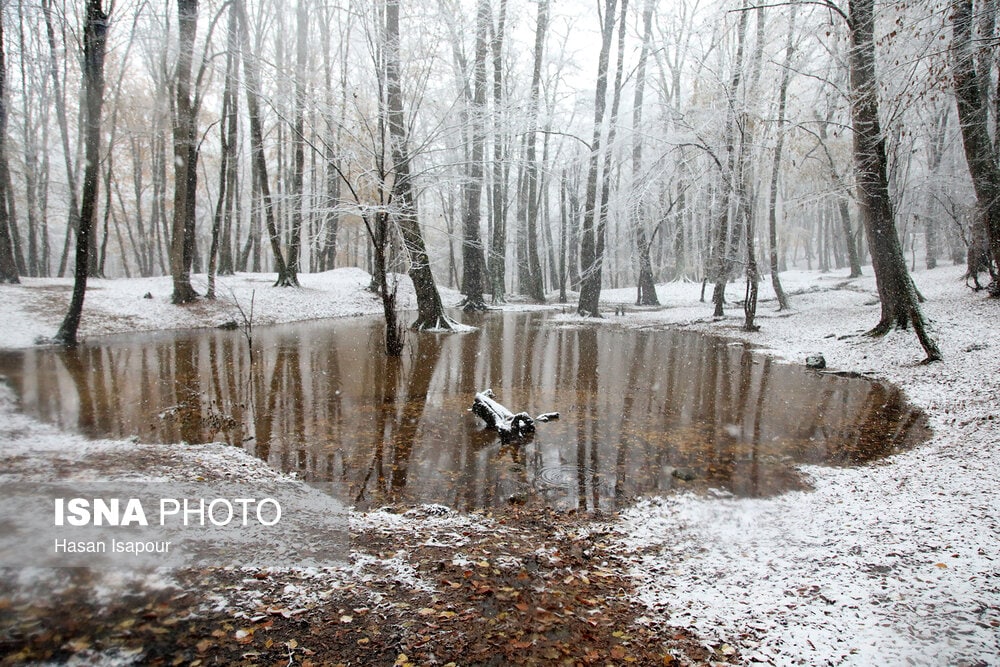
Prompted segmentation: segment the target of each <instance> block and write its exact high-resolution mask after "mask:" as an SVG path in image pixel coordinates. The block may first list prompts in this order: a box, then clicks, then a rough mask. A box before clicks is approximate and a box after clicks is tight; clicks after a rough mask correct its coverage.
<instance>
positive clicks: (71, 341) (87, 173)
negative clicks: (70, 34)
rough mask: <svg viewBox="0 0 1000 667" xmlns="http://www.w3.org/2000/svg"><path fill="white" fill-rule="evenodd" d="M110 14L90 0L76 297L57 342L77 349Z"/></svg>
mask: <svg viewBox="0 0 1000 667" xmlns="http://www.w3.org/2000/svg"><path fill="white" fill-rule="evenodd" d="M107 33H108V15H107V14H105V13H104V10H103V8H102V7H101V0H88V1H87V17H86V20H85V22H84V29H83V38H84V39H83V80H84V89H85V90H84V100H85V103H86V107H87V108H86V126H85V128H84V131H85V134H86V136H85V159H86V166H85V167H84V171H83V193H82V194H83V197H82V200H81V206H80V224H79V226H78V227H77V233H76V267H75V269H74V273H75V278H74V283H73V296H72V297H71V299H70V304H69V310H68V311H67V313H66V317H65V318H64V319H63V322H62V325H61V326H60V327H59V331H58V332H57V333H56V335H55V340H56V342H58V343H60V344H62V345H64V346H66V347H74V346H75V345H76V344H77V336H76V333H77V329H78V328H79V326H80V317H81V315H82V314H83V299H84V296H85V294H86V291H87V274H88V264H89V260H90V259H91V252H90V251H91V246H90V234H91V231H92V226H93V224H94V220H95V218H96V216H97V189H98V182H99V179H100V174H99V171H98V170H99V168H100V161H101V156H100V149H101V110H102V108H103V106H104V54H105V51H106V48H107V36H108V34H107Z"/></svg>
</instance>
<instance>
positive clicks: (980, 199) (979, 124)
mask: <svg viewBox="0 0 1000 667" xmlns="http://www.w3.org/2000/svg"><path fill="white" fill-rule="evenodd" d="M951 20H952V34H953V37H952V72H953V74H954V78H955V97H956V99H957V101H958V119H959V125H960V126H961V128H962V145H963V146H964V148H965V160H966V163H967V164H968V166H969V173H970V174H971V175H972V184H973V187H974V188H975V191H976V200H977V203H978V207H979V215H980V216H982V217H983V219H984V223H985V224H984V226H985V228H986V234H987V238H988V239H989V248H990V254H991V255H992V258H993V266H992V267H990V274H991V276H992V278H993V281H992V285H991V288H990V294H991V295H992V296H994V297H1000V273H998V272H1000V167H998V166H997V156H996V153H995V151H994V149H993V144H992V141H991V140H990V131H989V109H988V94H989V89H988V88H987V89H986V90H983V88H982V86H981V85H980V83H981V81H983V80H984V79H987V80H988V75H987V76H985V77H984V76H983V72H982V71H980V72H977V66H976V60H975V57H974V56H975V51H974V48H973V42H972V21H973V13H972V0H954V2H952V5H951ZM991 28H992V26H991ZM991 32H992V30H991ZM983 69H986V68H985V67H980V70H983ZM987 85H988V84H987Z"/></svg>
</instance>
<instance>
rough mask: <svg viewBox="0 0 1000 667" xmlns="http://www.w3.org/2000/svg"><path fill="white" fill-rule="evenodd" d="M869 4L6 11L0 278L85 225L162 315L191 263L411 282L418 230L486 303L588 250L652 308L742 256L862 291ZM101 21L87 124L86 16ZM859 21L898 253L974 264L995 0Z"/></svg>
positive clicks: (11, 7) (982, 251)
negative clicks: (857, 146) (160, 285)
mask: <svg viewBox="0 0 1000 667" xmlns="http://www.w3.org/2000/svg"><path fill="white" fill-rule="evenodd" d="M866 4H867V5H868V6H869V7H870V6H871V2H870V0H869V1H868V2H867V3H866V2H865V0H857V1H852V2H851V3H850V6H839V5H837V4H834V3H832V2H802V3H799V2H793V3H784V2H782V3H766V6H763V7H756V6H754V7H751V4H750V3H747V2H745V0H744V1H742V2H739V1H729V2H717V1H712V0H631V2H628V1H627V0H621V1H620V2H618V1H616V0H593V1H590V2H586V1H583V0H558V1H557V2H550V0H537V1H536V0H409V1H405V2H402V1H401V2H394V1H393V0H379V1H378V2H372V1H370V0H298V1H297V2H294V3H291V2H279V1H276V0H230V1H227V2H223V1H221V0H202V2H200V3H199V2H198V1H197V0H178V2H147V1H144V0H116V1H114V2H112V3H110V4H109V3H103V5H102V3H101V2H96V1H95V0H89V2H87V3H76V2H66V0H41V1H40V2H39V1H37V0H36V1H32V0H5V1H4V2H3V11H2V19H3V25H2V28H3V33H2V38H3V55H4V62H3V63H2V65H3V75H4V81H3V95H4V98H3V99H4V107H3V109H4V113H3V117H2V118H0V122H4V123H6V127H5V128H4V131H3V144H2V152H0V198H2V200H3V205H2V206H0V255H3V256H5V258H6V259H4V258H0V259H2V260H3V261H2V262H0V264H3V269H4V277H5V278H6V279H7V280H13V279H16V276H17V275H21V276H64V275H67V274H69V273H71V272H72V270H73V266H74V261H77V260H75V258H76V257H78V255H76V254H75V253H74V250H73V249H74V234H73V230H74V229H76V228H77V226H78V224H79V220H80V218H81V215H82V216H84V217H89V218H90V220H91V221H92V226H93V232H92V234H91V235H90V237H89V257H90V258H91V259H90V261H89V274H90V275H91V276H105V277H131V276H153V275H168V274H171V273H173V274H174V279H175V281H174V284H175V293H174V297H175V300H176V301H184V300H187V298H193V296H194V295H184V294H178V291H177V278H178V277H179V276H178V274H184V273H185V272H187V271H193V272H195V273H205V272H207V273H209V274H215V273H218V274H228V273H232V272H234V271H254V272H262V271H263V272H267V271H277V272H279V273H280V274H282V275H283V276H284V277H285V278H286V282H289V283H294V282H295V275H296V273H297V272H307V271H308V272H313V271H324V270H329V269H331V268H334V267H339V266H345V265H353V266H361V267H364V268H366V269H367V270H368V271H370V272H372V273H373V274H377V273H378V267H377V266H376V263H377V262H379V261H380V258H379V254H380V253H379V252H378V248H379V246H380V245H381V246H382V247H384V248H385V253H384V254H385V256H384V258H382V259H383V260H384V262H385V266H386V268H387V270H389V271H399V272H405V271H406V269H407V267H408V266H410V264H409V262H410V261H411V259H412V257H413V254H412V249H413V245H412V243H411V241H412V239H408V238H407V233H408V232H407V230H406V229H405V228H404V227H405V224H402V225H401V224H399V219H404V223H405V219H406V218H408V217H410V216H411V214H415V215H413V217H415V220H416V222H417V226H416V232H417V233H419V235H421V236H422V238H421V239H420V240H421V241H422V243H425V244H426V248H427V252H428V255H429V260H430V265H431V267H432V270H433V273H434V278H435V279H436V280H437V282H438V283H439V284H442V285H448V286H451V287H455V288H460V289H462V291H463V293H465V294H467V295H469V294H470V293H472V292H484V293H485V295H486V297H485V299H486V300H489V298H490V297H491V296H492V298H493V300H495V301H500V300H502V299H503V298H504V297H505V295H508V294H524V295H527V296H528V297H530V298H532V299H535V300H542V299H544V298H545V295H546V294H551V293H553V292H556V291H558V292H559V293H560V296H561V297H562V298H563V299H565V298H566V292H567V290H570V291H573V290H579V289H580V288H581V280H583V281H584V282H585V281H586V279H587V278H588V276H593V275H594V272H593V266H594V257H595V255H597V256H599V257H600V256H602V257H603V263H602V264H601V267H600V268H601V269H603V270H602V271H599V272H598V273H597V279H598V282H599V286H600V285H603V286H604V287H623V286H630V285H637V284H638V285H640V292H639V295H638V300H639V301H640V302H643V301H644V300H648V299H650V298H651V299H653V300H655V292H654V293H653V294H652V295H650V294H649V293H648V290H647V292H646V295H645V297H644V296H643V286H644V285H649V284H650V283H649V282H648V281H655V282H660V281H665V280H695V281H701V280H708V281H709V282H710V283H711V282H718V281H719V280H720V279H721V280H722V281H723V284H724V282H725V280H727V279H734V278H737V277H741V276H743V275H744V274H745V273H746V271H747V268H748V266H753V265H754V264H756V265H757V266H759V267H760V272H761V274H765V275H766V274H767V273H768V272H769V269H770V268H776V269H778V270H779V271H780V270H783V269H784V268H786V267H789V266H793V265H794V266H800V267H808V268H819V269H838V268H845V267H850V270H851V272H852V274H855V273H856V272H858V271H859V270H860V267H861V265H862V264H865V263H866V262H868V261H869V257H868V254H869V247H868V242H867V241H866V235H865V231H864V229H863V225H862V222H861V217H860V215H859V205H858V198H857V195H856V192H857V189H856V186H857V176H856V174H857V173H858V171H857V167H856V163H855V161H854V157H853V156H852V136H853V133H852V130H851V127H852V107H851V99H852V94H854V95H857V88H856V86H855V87H854V88H852V82H851V78H850V74H851V71H852V70H851V66H850V65H851V64H850V56H851V43H852V41H851V39H852V38H851V30H852V26H856V25H857V21H858V18H857V15H856V12H857V11H859V9H858V6H861V9H862V10H863V9H864V7H863V6H864V5H866ZM88 16H89V17H90V23H89V24H88ZM104 16H107V17H108V18H107V23H106V28H107V29H106V32H104V31H103V28H101V29H99V30H98V32H97V33H93V34H98V33H99V34H100V35H102V36H103V37H106V44H105V45H104V49H105V56H104V60H103V63H102V66H103V80H102V81H100V84H101V86H100V92H101V101H102V103H103V106H97V107H94V106H92V103H93V102H94V101H95V99H94V95H93V91H94V89H95V88H97V87H98V86H96V82H97V80H96V79H93V81H94V82H95V83H93V84H91V88H90V90H91V97H88V94H87V91H88V86H87V82H86V77H85V76H84V73H85V69H86V67H85V65H86V63H87V62H88V61H87V59H86V54H87V48H86V45H87V44H93V42H91V41H88V37H87V34H88V33H87V30H86V28H85V25H91V24H93V23H94V17H97V18H98V20H97V21H96V24H97V25H99V26H101V25H105V24H102V21H103V17H104ZM874 16H875V22H874V27H875V33H874V46H875V54H876V59H875V60H876V64H877V70H876V79H875V80H874V84H875V88H874V89H875V91H876V92H875V99H876V101H877V103H878V107H877V112H878V120H879V121H880V123H881V130H880V132H881V134H880V136H881V138H882V140H883V145H884V148H885V155H886V158H887V167H888V168H887V178H888V187H889V193H890V195H891V200H892V205H893V211H894V214H893V218H894V221H895V225H896V233H897V234H898V238H899V240H900V241H901V246H902V249H903V250H904V252H905V257H906V261H907V263H908V264H909V265H910V268H914V267H917V266H922V265H926V266H928V267H933V266H934V265H935V264H936V263H938V262H942V261H945V262H956V263H966V262H968V263H969V265H970V269H975V270H986V269H988V268H989V264H990V256H989V243H990V239H991V233H992V232H993V228H994V227H996V225H997V224H1000V221H994V222H993V223H992V225H991V223H990V216H989V209H990V204H991V203H992V202H991V200H989V198H988V197H989V192H993V191H994V190H990V189H989V188H988V187H986V186H988V185H990V184H989V183H985V182H981V183H978V185H983V187H982V188H978V189H977V188H976V187H974V181H973V179H972V178H971V177H970V169H969V164H968V163H967V158H966V156H967V154H972V153H969V152H968V150H969V149H968V147H967V146H966V145H964V144H963V137H962V129H961V128H962V123H960V114H959V111H960V109H959V108H958V107H957V105H956V85H955V84H956V74H958V75H959V76H961V74H962V71H961V68H962V67H964V66H966V65H968V69H969V71H970V72H971V75H972V83H974V84H976V85H977V87H976V88H975V90H974V91H972V92H974V93H975V95H976V96H977V97H976V98H975V100H974V101H976V103H977V104H978V105H979V106H977V107H975V108H973V109H972V111H969V109H968V108H967V109H966V116H964V118H966V119H969V118H973V117H975V118H977V119H980V120H981V121H982V122H981V123H980V124H979V125H977V126H976V127H977V128H978V129H982V130H984V131H985V133H986V135H987V138H986V142H987V144H988V145H987V146H986V147H985V149H984V150H985V152H986V153H987V154H988V155H989V156H990V158H989V159H988V160H987V162H989V163H991V164H986V165H979V166H980V167H982V169H980V173H982V174H985V176H984V177H983V178H987V180H988V178H989V177H990V175H991V174H992V177H993V178H994V179H996V170H997V167H996V164H997V161H996V155H997V151H996V138H997V124H998V122H1000V113H998V111H1000V106H998V105H1000V97H998V96H997V87H998V86H997V82H998V75H1000V67H998V58H997V56H998V49H997V44H998V38H997V34H998V30H1000V26H998V20H997V3H996V0H975V2H972V0H968V1H965V0H957V1H956V2H955V3H947V2H939V1H931V0H915V1H912V2H878V3H876V4H875V5H874ZM963 21H964V23H961V25H959V23H960V22H963ZM394 23H395V25H393V24H394ZM397 35H398V37H397ZM397 45H398V49H397V48H396V47H397ZM92 64H93V63H92ZM959 80H961V79H959ZM602 88H604V89H605V90H604V91H603V92H602ZM966 92H969V91H968V90H966ZM394 95H395V99H394ZM958 97H959V99H962V96H961V95H960V96H958ZM966 97H967V98H968V99H967V100H966V101H967V102H968V100H971V99H973V98H972V97H971V96H966ZM967 106H968V105H967ZM95 108H96V109H97V111H98V115H99V117H100V121H101V122H100V125H99V133H97V134H95V136H96V137H98V142H97V146H96V154H97V155H98V156H99V161H98V164H97V165H94V164H93V163H92V161H90V160H88V159H87V155H88V153H87V141H86V139H87V127H88V110H90V115H91V116H93V115H94V114H93V109H95ZM972 112H975V114H977V115H975V116H973V115H970V114H971V113H972ZM965 124H966V126H967V127H968V126H969V122H965ZM966 143H968V141H967V142H966ZM980 148H981V149H982V147H980ZM88 167H92V168H93V174H91V176H93V177H96V189H95V192H96V197H95V198H94V201H92V202H91V204H90V208H87V205H86V204H87V202H86V199H87V196H86V189H87V188H86V182H87V180H88V174H87V168H88ZM401 169H402V170H404V171H405V175H403V172H402V171H401ZM991 170H992V171H991ZM93 177H92V178H91V180H92V181H93V180H94V178H93ZM404 179H405V180H406V181H407V183H408V190H409V191H410V192H409V197H410V198H412V204H411V203H410V199H408V197H407V196H405V195H406V194H407V193H404V192H402V188H400V187H399V186H400V183H401V182H402V181H404ZM980 180H981V181H982V179H980ZM984 183H985V185H984ZM997 185H998V183H996V180H994V182H993V184H992V186H991V187H993V188H995V187H996V186H997ZM984 193H985V194H984ZM977 194H978V195H979V199H978V205H977ZM994 199H995V198H994ZM81 211H82V213H81ZM411 231H412V230H411ZM181 237H183V239H184V241H183V242H178V239H179V238H181ZM998 247H1000V246H998ZM408 251H409V252H408ZM750 260H753V261H750ZM754 268H755V267H754ZM182 277H183V276H182ZM647 279H648V280H647ZM470 280H472V281H477V280H478V281H479V282H478V283H476V282H473V285H472V286H471V287H470V285H469V281H470ZM211 284H212V283H211V282H210V285H211ZM595 303H596V302H595Z"/></svg>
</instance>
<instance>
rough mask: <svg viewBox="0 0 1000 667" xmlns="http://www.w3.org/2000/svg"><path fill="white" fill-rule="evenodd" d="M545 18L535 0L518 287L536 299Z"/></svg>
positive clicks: (545, 9) (543, 6)
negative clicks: (522, 266)
mask: <svg viewBox="0 0 1000 667" xmlns="http://www.w3.org/2000/svg"><path fill="white" fill-rule="evenodd" d="M548 22H549V0H539V3H538V20H537V22H536V24H535V58H534V66H533V67H532V74H531V99H530V101H529V102H528V104H529V106H530V108H529V110H528V114H529V120H528V136H527V146H526V148H525V161H526V162H527V165H526V174H525V179H526V180H527V186H528V207H527V216H528V219H527V239H526V240H527V243H526V244H525V252H526V254H527V257H526V258H525V260H526V261H525V265H526V268H527V271H526V274H525V276H526V278H527V284H526V285H522V286H521V289H522V291H524V292H525V293H527V295H528V296H529V297H530V298H531V299H532V300H533V301H535V302H536V303H544V302H545V288H544V282H545V281H544V276H543V275H542V267H541V263H540V262H539V259H538V239H539V235H538V208H539V206H538V204H539V186H538V161H537V158H536V149H535V146H536V141H537V132H538V106H539V89H540V87H541V80H542V59H543V56H544V53H545V33H546V31H547V30H548Z"/></svg>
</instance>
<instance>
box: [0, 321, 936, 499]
mask: <svg viewBox="0 0 1000 667" xmlns="http://www.w3.org/2000/svg"><path fill="white" fill-rule="evenodd" d="M546 317H547V316H546V315H545V314H541V313H533V314H512V313H507V314H487V315H482V316H478V318H477V321H475V322H474V323H475V324H477V325H478V326H480V327H481V329H480V330H479V331H478V332H476V333H472V334H463V335H452V336H436V335H431V334H427V335H419V336H417V335H411V336H410V347H409V349H408V353H407V354H405V355H404V357H403V358H402V359H387V358H385V356H384V355H383V354H381V352H380V345H381V340H382V339H381V332H380V324H379V323H378V322H377V321H375V320H335V321H327V322H314V323H305V324H297V325H288V326H281V327H273V328H267V329H258V330H257V331H255V336H254V346H253V350H254V352H253V354H252V355H251V354H250V353H249V352H248V346H247V344H246V341H245V340H244V339H243V337H242V335H241V334H240V333H239V332H224V331H198V332H181V333H163V334H154V335H149V334H144V335H142V336H132V337H114V338H108V339H104V340H102V341H101V344H99V345H85V346H82V347H80V348H78V349H76V350H70V351H64V350H53V349H45V350H27V351H19V352H5V353H2V354H0V374H2V375H4V376H6V377H7V378H8V381H9V382H10V383H11V384H12V385H13V387H14V389H15V391H16V392H17V394H18V396H19V397H20V400H21V403H22V406H23V409H24V410H25V411H26V412H28V413H30V414H33V415H36V416H38V417H40V418H41V419H43V420H46V421H51V422H54V423H56V424H58V425H59V426H61V427H63V428H68V429H72V430H77V431H80V432H83V433H85V434H88V435H91V436H94V437H115V438H120V437H128V436H133V435H134V436H137V437H138V438H139V440H141V441H144V442H162V443H171V442H205V441H213V440H224V441H227V442H229V443H231V444H233V445H239V446H243V447H245V448H246V449H247V450H248V451H249V452H251V453H253V454H254V455H256V456H258V457H260V458H261V459H264V460H265V461H267V462H268V463H269V464H270V465H272V466H274V467H275V468H278V469H280V470H284V471H296V472H297V473H298V474H299V475H300V476H301V477H303V478H304V479H306V480H309V481H311V482H315V483H317V484H320V485H323V486H325V487H327V488H329V489H330V491H331V492H332V493H335V494H336V495H338V496H340V497H341V498H342V499H344V500H345V501H347V502H349V503H352V504H355V505H356V506H358V507H370V506H374V505H379V504H382V503H386V502H404V503H408V502H440V503H444V504H447V505H450V506H453V507H457V508H461V509H474V508H481V507H489V506H494V505H499V504H503V503H507V502H544V503H548V504H552V505H557V506H561V507H578V508H581V509H593V508H613V507H616V506H618V505H620V504H621V503H623V502H627V501H628V500H629V499H631V498H634V497H635V496H638V495H642V494H656V493H665V492H668V491H670V490H671V489H675V488H706V487H716V488H723V489H727V490H729V491H731V492H733V493H735V494H738V495H742V496H761V495H770V494H774V493H779V492H781V491H785V490H788V489H794V488H799V487H800V485H801V482H800V480H799V477H798V475H797V473H796V471H795V470H794V464H796V463H817V464H834V465H849V464H857V463H861V462H864V461H868V460H871V459H873V458H877V457H880V456H883V455H885V454H887V453H890V452H892V451H895V450H896V449H899V448H902V447H906V446H909V445H912V444H913V443H915V442H916V441H918V440H919V439H921V438H923V437H925V435H926V433H925V429H924V427H923V419H922V417H921V415H920V413H919V412H917V411H915V410H913V409H911V408H910V407H908V406H907V405H906V404H905V403H904V402H903V401H902V399H901V396H900V395H899V393H898V392H897V391H896V390H895V389H893V388H891V387H887V386H885V385H882V384H879V383H869V382H866V381H862V380H851V379H844V378H836V377H825V376H820V375H817V374H815V373H812V372H809V371H806V370H804V369H801V368H798V367H793V366H789V365H785V364H778V363H774V362H772V361H771V360H770V359H768V358H766V357H762V356H758V355H755V354H753V353H751V352H750V350H749V349H748V348H747V347H746V346H744V345H741V344H733V343H727V342H725V341H721V340H716V339H712V338H707V337H704V336H699V335H694V334H685V333H678V332H664V331H623V330H615V329H611V328H604V327H602V328H597V329H595V328H590V327H565V326H558V325H555V324H554V323H547V322H545V318H546ZM487 387H490V388H492V389H493V390H494V391H495V392H496V394H497V396H498V399H499V400H500V401H501V402H503V403H504V404H506V405H508V406H509V407H510V408H512V409H514V410H515V411H520V410H526V411H527V412H529V413H530V414H539V413H542V412H548V411H559V412H560V413H561V414H562V418H561V419H560V420H558V421H555V422H549V423H546V424H540V425H539V428H538V431H537V433H536V434H535V435H534V437H533V438H531V439H530V440H527V441H524V442H521V443H519V444H516V445H506V446H505V445H502V444H501V443H500V442H499V439H498V438H497V437H496V436H495V435H494V434H493V433H491V432H489V431H486V430H484V429H483V428H482V424H481V422H480V421H479V420H478V418H476V417H475V416H473V415H472V414H471V413H470V412H469V411H468V407H469V405H470V404H471V401H472V396H473V394H474V393H475V392H476V391H480V390H482V389H485V388H487ZM692 476H693V479H691V480H686V478H689V477H692Z"/></svg>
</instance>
